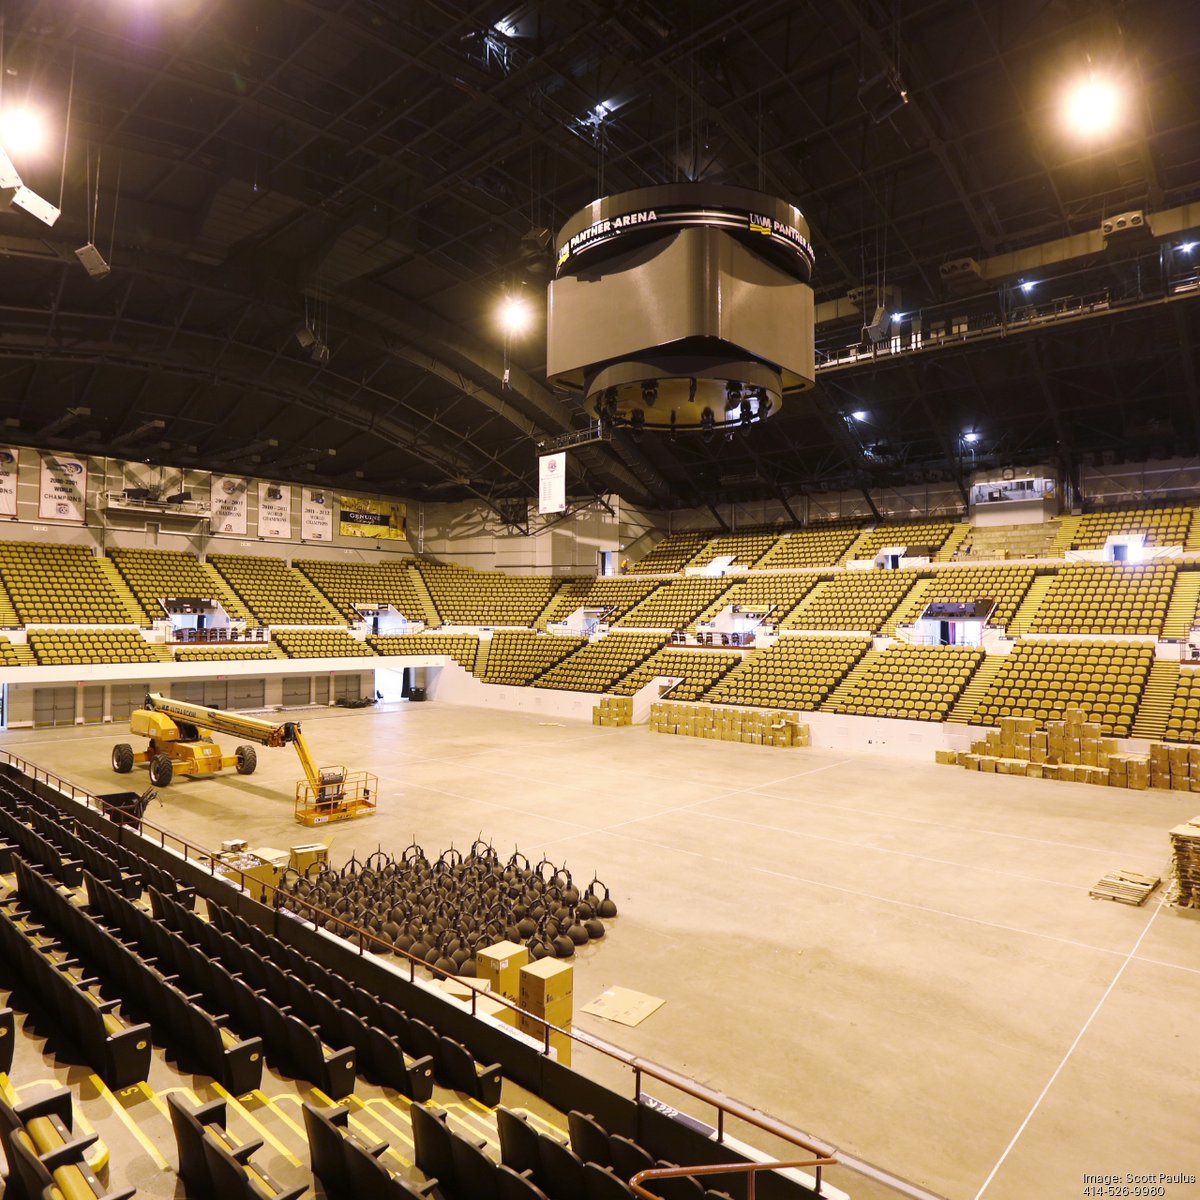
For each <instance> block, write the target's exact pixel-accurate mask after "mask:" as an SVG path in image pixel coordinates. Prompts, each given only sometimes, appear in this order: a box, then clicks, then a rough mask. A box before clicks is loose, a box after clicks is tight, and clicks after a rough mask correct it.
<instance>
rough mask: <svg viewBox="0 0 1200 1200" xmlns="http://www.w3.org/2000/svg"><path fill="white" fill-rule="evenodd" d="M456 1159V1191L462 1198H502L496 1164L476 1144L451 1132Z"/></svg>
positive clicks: (478, 1199) (471, 1199)
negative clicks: (497, 1180) (497, 1179)
mask: <svg viewBox="0 0 1200 1200" xmlns="http://www.w3.org/2000/svg"><path fill="white" fill-rule="evenodd" d="M450 1153H451V1155H452V1156H453V1159H454V1191H455V1194H456V1195H458V1196H461V1197H462V1200H468V1198H469V1200H500V1192H499V1188H498V1185H497V1182H496V1164H495V1163H494V1162H492V1160H491V1159H490V1158H488V1156H487V1155H486V1154H484V1152H483V1151H482V1150H481V1149H479V1147H478V1146H476V1145H475V1143H474V1142H468V1141H467V1139H466V1138H461V1137H459V1136H458V1134H456V1133H451V1134H450Z"/></svg>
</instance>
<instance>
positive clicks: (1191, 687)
mask: <svg viewBox="0 0 1200 1200" xmlns="http://www.w3.org/2000/svg"><path fill="white" fill-rule="evenodd" d="M1165 737H1166V739H1167V741H1170V742H1200V669H1197V668H1196V667H1181V668H1180V671H1179V683H1178V685H1177V686H1176V688H1175V699H1174V700H1173V701H1172V703H1171V711H1170V714H1169V715H1168V717H1167V728H1166V733H1165Z"/></svg>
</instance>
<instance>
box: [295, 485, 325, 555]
mask: <svg viewBox="0 0 1200 1200" xmlns="http://www.w3.org/2000/svg"><path fill="white" fill-rule="evenodd" d="M301 496H302V499H301V503H300V537H301V538H302V539H303V540H304V541H306V542H331V541H333V496H332V495H331V494H330V493H329V492H327V491H325V490H323V489H322V488H303V489H302V492H301Z"/></svg>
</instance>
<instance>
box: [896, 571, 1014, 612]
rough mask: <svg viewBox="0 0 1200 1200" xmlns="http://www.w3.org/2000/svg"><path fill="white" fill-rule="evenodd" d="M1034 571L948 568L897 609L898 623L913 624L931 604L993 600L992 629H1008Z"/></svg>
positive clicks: (938, 573) (937, 574)
mask: <svg viewBox="0 0 1200 1200" xmlns="http://www.w3.org/2000/svg"><path fill="white" fill-rule="evenodd" d="M1034 574H1035V572H1034V569H1033V567H949V568H944V569H942V570H940V571H938V572H937V573H936V574H935V575H934V576H933V578H932V579H931V580H930V583H929V586H928V587H926V588H924V589H922V591H921V593H920V595H916V594H914V595H913V597H912V598H911V599H910V600H909V601H906V602H905V603H904V604H903V605H901V607H900V611H899V612H898V613H897V614H896V619H897V620H898V621H915V620H916V619H917V618H918V617H919V616H920V615H921V613H923V612H924V611H925V609H926V608H927V607H928V606H929V605H930V604H969V603H971V602H972V601H975V600H992V601H994V602H995V604H996V608H995V611H994V612H993V614H992V616H991V623H992V624H994V625H1007V624H1008V623H1009V621H1011V620H1012V618H1013V616H1014V614H1015V613H1016V611H1017V609H1018V608H1019V607H1020V604H1021V601H1022V600H1023V599H1024V598H1025V593H1026V592H1027V591H1029V585H1030V584H1031V583H1032V582H1033V577H1034Z"/></svg>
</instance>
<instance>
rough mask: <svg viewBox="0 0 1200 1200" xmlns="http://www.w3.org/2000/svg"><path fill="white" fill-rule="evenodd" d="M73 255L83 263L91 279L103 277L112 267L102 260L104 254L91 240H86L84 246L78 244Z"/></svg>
mask: <svg viewBox="0 0 1200 1200" xmlns="http://www.w3.org/2000/svg"><path fill="white" fill-rule="evenodd" d="M75 257H76V258H77V259H79V261H80V262H81V263H83V269H84V270H85V271H86V272H87V273H88V274H89V275H90V276H91V277H92V278H93V279H103V278H104V277H105V275H107V274H108V273H109V272H110V271H111V270H112V267H110V266H109V265H108V263H107V262H105V261H104V255H103V254H101V253H100V251H99V250H97V249H96V247H95V246H93V245H92V243H91V242H88V244H87V245H86V246H80V247H79V249H78V250H76V251H75Z"/></svg>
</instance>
